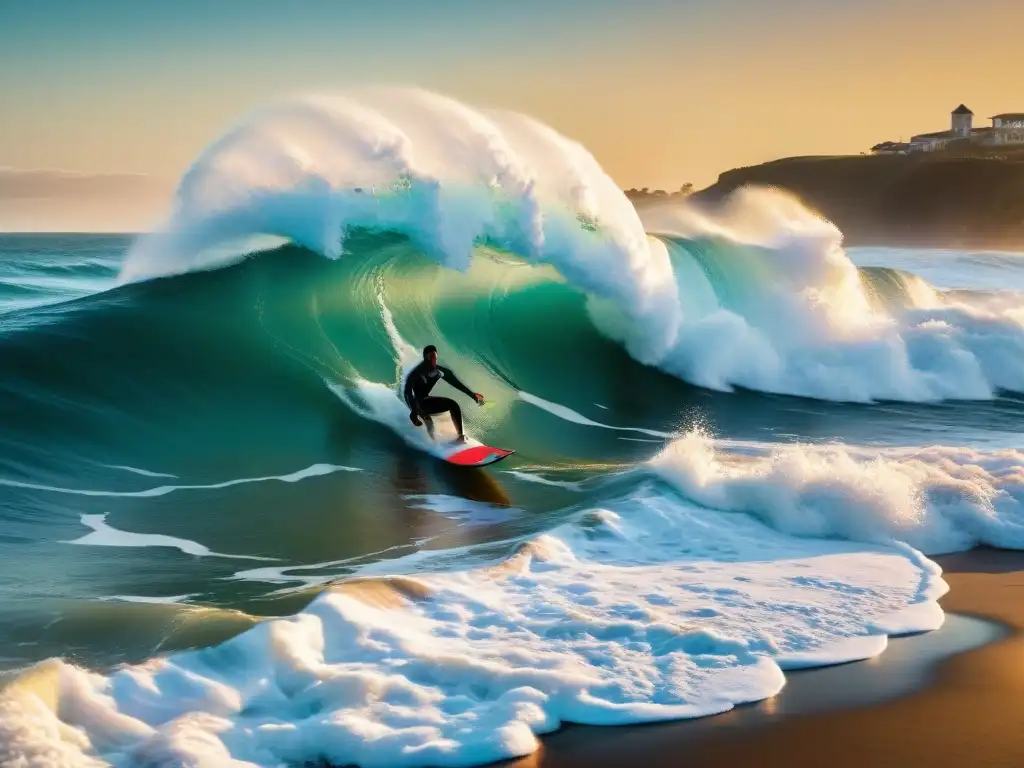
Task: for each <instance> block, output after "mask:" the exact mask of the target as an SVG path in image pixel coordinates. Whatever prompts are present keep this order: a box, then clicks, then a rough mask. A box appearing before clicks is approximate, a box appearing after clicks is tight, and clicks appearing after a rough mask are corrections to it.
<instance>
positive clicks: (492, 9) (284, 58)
mask: <svg viewBox="0 0 1024 768" xmlns="http://www.w3.org/2000/svg"><path fill="white" fill-rule="evenodd" d="M1022 30H1024V3H1022V2H1020V0H977V2H974V3H971V4H968V3H963V2H961V1H960V0H956V1H955V2H954V1H953V0H888V1H887V2H882V0H860V2H857V3H852V2H847V1H846V0H715V1H714V2H711V1H710V0H699V1H698V0H638V1H636V2H630V3H626V2H620V1H619V0H616V1H615V2H612V1H611V0H515V2H512V1H507V2H487V1H486V0H472V1H469V0H437V1H436V2H423V1H422V0H418V1H417V0H379V1H378V2H363V1H360V0H351V1H346V0H305V1H299V2H288V3H286V2H281V0H276V1H275V2H267V1H266V0H245V1H244V2H242V0H218V1H217V2H206V1H205V0H204V1H202V2H200V1H199V0H178V1H177V2H173V3H172V2H166V3H164V2H160V3H158V2H153V1H150V2H147V1H145V0H90V1H89V2H86V1H85V0H32V1H31V2H29V0H6V2H3V3H0V98H2V101H0V104H2V107H0V111H2V113H3V117H2V118H0V168H3V167H6V168H7V169H19V170H26V169H28V170H40V169H45V170H48V171H55V170H62V171H70V172H75V173H76V174H78V175H79V176H80V175H81V174H86V175H92V174H122V175H124V174H127V175H124V176H119V177H118V178H127V179H129V180H133V181H131V183H129V184H128V186H127V187H126V189H130V188H134V189H135V190H136V191H135V193H133V194H134V195H135V198H136V200H138V196H139V194H141V193H139V192H138V189H137V184H138V180H137V178H136V176H134V175H137V174H143V175H145V176H147V177H156V178H155V179H152V178H151V179H150V180H148V181H147V182H146V184H147V185H149V186H147V187H146V188H147V190H149V191H148V192H146V194H150V193H152V194H154V195H157V196H159V194H160V193H159V192H158V191H153V190H156V189H157V188H160V187H161V185H165V186H166V187H168V188H170V187H171V186H173V184H174V182H175V181H176V180H177V178H178V176H179V175H180V173H181V172H182V171H183V170H184V168H186V167H187V165H188V164H189V162H190V161H191V160H192V159H193V158H194V157H195V155H196V154H197V153H198V152H199V151H200V150H201V149H202V148H203V147H204V146H205V145H206V144H207V143H208V142H210V141H212V140H214V139H215V138H216V137H217V136H218V135H219V134H220V133H221V132H222V131H223V129H224V128H225V127H226V126H227V125H229V124H230V123H232V122H233V121H235V120H236V119H237V118H238V117H240V116H241V115H242V114H243V113H244V112H246V111H247V110H249V109H251V108H252V107H254V106H256V105H258V104H260V103H262V102H265V101H267V100H269V99H272V98H274V97H277V96H280V95H283V94H287V93H289V92H292V91H297V90H302V91H309V90H317V89H322V90H331V89H333V88H343V87H345V86H348V85H353V84H366V83H378V82H384V83H398V84H411V85H419V86H422V87H426V88H430V89H433V90H437V91H440V92H442V93H445V94H448V95H451V96H454V97H456V98H459V99H462V100H464V101H467V102H470V103H472V104H476V105H480V106H489V107H502V108H508V109H513V110H518V111H522V112H526V113H529V114H531V115H533V116H535V117H537V118H539V119H540V120H542V121H544V122H546V123H548V124H549V125H551V126H552V127H554V128H555V129H557V130H558V131H560V132H562V133H563V134H566V135H568V136H570V137H572V138H574V139H576V140H578V141H580V142H582V143H583V144H584V145H586V146H587V147H588V148H589V149H590V151H591V152H593V153H594V155H595V156H596V157H597V158H598V160H599V161H600V162H601V163H602V165H603V166H604V167H605V169H606V170H607V171H608V172H609V173H610V174H611V175H612V177H613V178H614V179H615V180H616V181H617V182H618V183H619V184H620V185H622V186H623V187H631V186H650V187H664V188H676V187H678V186H679V185H680V184H682V183H683V182H687V181H690V182H693V183H695V184H696V185H697V186H698V187H699V186H704V185H707V184H709V183H711V182H713V181H714V179H715V178H716V176H717V174H718V173H719V172H720V171H723V170H727V169H729V168H732V167H735V166H738V165H748V164H752V163H757V162H760V161H763V160H768V159H772V158H776V157H781V156H788V155H796V154H837V153H856V152H860V151H862V150H865V149H867V148H868V147H870V146H871V145H872V144H874V143H876V142H878V141H881V140H886V139H894V140H895V139H899V138H901V137H902V138H904V139H905V138H907V137H909V135H910V134H912V133H917V132H924V131H930V130H941V129H943V128H946V127H948V120H949V117H948V115H949V112H950V110H951V109H953V108H954V107H956V105H957V104H959V103H960V102H964V103H966V104H967V105H968V106H969V107H971V108H972V109H973V110H974V112H975V113H976V124H981V125H988V124H989V122H988V120H987V119H986V118H987V117H988V116H989V115H991V114H995V113H998V112H1004V111H1024V87H1022V86H1021V75H1022V73H1024V45H1022V44H1021V42H1020V40H1021V31H1022ZM0 174H6V175H7V176H8V177H9V176H11V172H10V170H6V171H0ZM24 176H25V175H24V174H22V175H20V176H18V179H21V178H24ZM16 182H17V179H15V181H13V182H12V181H11V180H10V179H9V178H8V179H7V180H6V181H4V180H3V179H0V226H8V225H9V223H10V219H11V218H12V216H13V214H12V211H13V210H14V208H13V207H12V206H14V205H15V203H12V202H11V201H12V200H14V198H15V197H16V195H17V190H15V191H14V192H11V188H12V185H14V186H15V187H16V186H17V183H16ZM18 183H20V182H18ZM133 184H134V185H136V186H135V187H133V186H132V185H133ZM5 190H6V191H5ZM15 202H17V201H15ZM18 204H19V205H21V203H18ZM5 207H6V215H5V211H4V208H5ZM19 210H21V209H19Z"/></svg>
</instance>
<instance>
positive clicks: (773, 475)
mask: <svg viewBox="0 0 1024 768" xmlns="http://www.w3.org/2000/svg"><path fill="white" fill-rule="evenodd" d="M648 467H649V469H650V470H651V471H653V472H654V473H656V475H657V476H658V477H660V478H662V479H664V480H666V481H667V482H669V483H670V484H671V485H672V486H674V487H675V489H676V490H678V491H679V492H680V493H682V494H683V495H684V496H685V497H687V498H689V499H691V500H693V501H695V502H697V503H699V504H703V505H705V506H708V507H711V508H713V509H717V510H723V511H730V512H742V513H745V514H749V515H755V516H757V517H758V518H760V519H762V520H764V521H765V522H767V523H769V524H770V525H771V526H772V527H773V528H775V529H777V530H779V531H782V532H784V533H790V534H794V535H797V536H818V537H830V536H841V537H843V538H846V539H850V540H853V541H870V542H892V541H899V542H906V543H907V544H910V545H911V546H913V547H915V548H916V549H919V550H921V551H923V552H925V553H928V554H941V553H946V552H957V551H962V550H965V549H970V548H972V547H974V546H977V545H981V544H985V545H989V546H993V547H1001V548H1005V549H1024V452H1021V451H1017V450H999V451H977V450H972V449H970V448H955V447H943V446H933V447H928V448H858V447H851V446H845V445H772V446H765V445H762V446H759V447H756V446H751V445H745V446H742V450H734V449H731V448H730V447H728V445H724V446H723V445H722V444H720V443H716V442H715V441H713V440H710V439H709V438H707V437H705V436H703V435H701V434H699V433H694V434H691V435H689V436H687V437H686V438H683V439H680V440H677V441H675V442H673V443H671V444H670V445H668V446H667V447H666V448H665V449H664V450H663V451H662V452H661V453H659V454H658V455H657V456H656V457H655V458H654V459H652V460H651V461H650V462H649V465H648Z"/></svg>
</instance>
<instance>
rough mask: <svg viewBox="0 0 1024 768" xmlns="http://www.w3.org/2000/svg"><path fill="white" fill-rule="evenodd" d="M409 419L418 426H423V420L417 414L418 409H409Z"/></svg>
mask: <svg viewBox="0 0 1024 768" xmlns="http://www.w3.org/2000/svg"><path fill="white" fill-rule="evenodd" d="M409 421H411V422H412V423H413V424H415V425H416V426H417V427H422V426H423V422H422V421H420V417H419V416H417V415H416V411H409Z"/></svg>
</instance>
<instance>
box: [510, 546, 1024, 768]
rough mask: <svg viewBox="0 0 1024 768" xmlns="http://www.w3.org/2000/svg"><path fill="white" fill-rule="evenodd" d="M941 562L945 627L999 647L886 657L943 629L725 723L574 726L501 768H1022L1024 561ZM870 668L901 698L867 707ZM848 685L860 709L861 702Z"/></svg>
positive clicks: (793, 685)
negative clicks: (976, 625) (985, 634)
mask: <svg viewBox="0 0 1024 768" xmlns="http://www.w3.org/2000/svg"><path fill="white" fill-rule="evenodd" d="M931 559H933V560H934V561H935V562H937V563H938V564H939V566H940V567H941V568H942V570H943V578H944V579H945V580H946V582H947V583H948V584H949V587H950V589H949V592H947V593H946V595H944V596H943V597H942V598H941V599H940V601H939V603H940V605H942V608H943V610H945V611H946V613H947V614H949V615H948V616H947V621H946V624H951V623H955V624H960V623H961V622H964V621H966V622H970V621H977V620H981V621H984V622H991V623H992V624H989V625H988V626H990V627H991V626H993V625H995V636H994V638H993V639H992V640H991V641H989V642H983V643H981V644H980V645H979V644H978V643H974V644H973V645H972V646H970V647H968V648H967V649H966V650H963V648H964V645H963V643H960V644H956V643H954V644H953V645H954V647H952V648H948V647H947V648H946V650H945V652H941V653H936V654H935V655H934V657H932V658H929V659H928V660H927V661H925V662H924V663H923V664H922V663H921V662H920V660H918V659H915V661H914V663H909V662H908V661H907V659H906V658H904V659H902V660H900V659H892V658H890V659H888V660H887V659H886V654H891V653H892V651H893V650H894V647H895V646H897V644H900V645H901V646H902V647H903V648H907V647H908V646H909V648H910V649H911V652H912V654H914V655H915V656H916V655H917V654H916V649H915V644H920V643H921V642H924V641H926V639H927V638H929V636H933V635H935V633H937V632H942V631H943V629H944V628H945V626H946V625H944V627H943V629H939V630H936V631H935V632H932V633H925V634H922V635H916V636H911V637H908V638H895V639H893V640H891V641H890V645H889V647H888V648H887V649H886V650H885V651H884V652H883V653H882V654H881V656H879V657H876V658H875V659H869V660H866V661H861V662H852V663H849V664H843V665H838V666H832V667H819V668H816V669H811V670H805V671H801V672H797V673H788V674H787V679H788V682H787V686H786V688H785V689H783V692H782V693H780V694H779V695H778V696H775V697H773V698H771V699H766V700H764V701H761V702H758V703H755V704H748V705H744V706H740V707H737V708H735V709H733V710H731V711H730V712H726V713H723V714H721V715H715V716H712V717H707V718H698V719H695V720H679V721H673V722H669V723H655V724H645V725H635V726H621V727H601V728H598V727H593V726H578V725H569V726H566V727H564V728H562V729H561V730H559V731H557V732H555V733H552V734H549V735H546V736H543V737H542V744H541V748H540V749H539V750H538V751H537V752H535V753H533V754H532V755H527V756H525V757H523V758H519V759H516V760H508V761H503V762H502V763H500V764H499V765H502V766H507V768H536V767H538V766H553V767H555V768H577V766H579V767H580V768H582V767H583V766H617V765H622V764H624V763H632V764H637V765H643V766H676V765H679V764H681V763H683V762H685V763H686V764H687V765H695V766H705V765H714V766H717V765H723V766H725V765H729V766H732V765H743V764H756V765H769V766H774V765H778V766H783V765H784V766H787V768H792V767H793V766H819V765H821V764H822V763H823V762H827V763H828V764H829V765H832V766H839V767H842V766H851V768H853V766H857V768H862V766H864V765H901V766H909V765H923V764H929V765H949V766H954V765H955V766H963V765H979V766H980V765H993V766H995V765H999V766H1002V765H1006V766H1011V765H1013V766H1016V765H1024V738H1021V737H1020V733H1022V732H1024V710H1022V709H1021V707H1020V701H1021V699H1022V697H1024V599H1022V598H1024V552H1016V551H1006V550H994V549H977V550H972V551H969V552H963V553H957V554H953V555H945V556H938V557H934V558H931ZM1000 628H1001V631H999V630H1000ZM944 642H945V641H940V644H942V643H944ZM957 646H959V649H960V650H958V647H957ZM904 655H906V654H904ZM871 667H884V668H886V669H887V670H888V672H887V674H888V675H890V676H892V675H895V677H897V678H898V680H895V681H893V682H894V683H895V684H896V685H897V686H899V687H900V688H902V690H900V691H897V692H895V693H893V694H891V695H886V696H882V697H879V696H877V695H872V696H871V699H870V701H868V702H865V701H863V694H864V691H863V682H864V680H865V679H866V678H867V677H869V675H868V674H865V673H867V672H868V671H869V669H870V668H871ZM908 671H909V672H911V675H910V678H912V679H908V676H907V672H908ZM798 675H799V677H798ZM797 683H798V685H797ZM844 685H847V686H849V688H850V689H851V691H855V695H854V697H853V698H854V699H862V700H861V701H857V700H853V701H851V700H850V697H849V696H848V695H847V692H844V691H842V688H843V686H844ZM857 688H861V689H862V690H860V691H859V692H857V691H856V690H855V689H857ZM791 689H799V690H796V695H795V698H796V700H797V702H796V703H795V704H791V703H789V701H788V700H789V699H793V698H794V693H793V691H792V690H791ZM815 689H817V690H818V691H819V693H818V695H817V696H815V694H814V691H815ZM837 690H839V691H840V692H839V693H836V691H837ZM787 691H790V693H789V694H788V695H787ZM808 697H810V698H809V699H808ZM816 699H817V700H816Z"/></svg>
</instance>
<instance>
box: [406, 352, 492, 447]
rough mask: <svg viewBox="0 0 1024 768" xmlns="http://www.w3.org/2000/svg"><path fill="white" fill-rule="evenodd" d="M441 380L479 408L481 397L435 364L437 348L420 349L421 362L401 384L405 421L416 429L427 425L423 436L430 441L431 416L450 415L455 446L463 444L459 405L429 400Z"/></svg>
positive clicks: (435, 398)
mask: <svg viewBox="0 0 1024 768" xmlns="http://www.w3.org/2000/svg"><path fill="white" fill-rule="evenodd" d="M441 379H444V380H445V381H447V382H448V383H449V384H451V385H452V386H453V387H455V388H456V389H457V390H459V391H460V392H464V393H466V395H468V396H469V397H472V398H473V399H474V400H476V402H477V404H479V405H483V402H484V396H483V395H481V394H480V393H479V392H473V391H472V390H470V388H469V387H467V386H466V385H465V384H463V383H462V382H461V381H459V380H458V378H457V377H456V376H455V374H454V373H452V371H451V369H450V368H445V367H444V366H443V365H438V364H437V347H435V346H434V345H433V344H431V345H430V346H427V347H424V348H423V362H422V363H420V364H419V365H417V366H416V367H415V368H413V369H412V371H411V372H410V373H409V378H407V379H406V380H405V392H404V393H403V394H404V396H405V402H406V404H407V405H408V406H409V420H410V421H412V423H413V424H415V425H416V426H417V427H419V426H422V425H423V423H424V422H426V424H427V433H428V434H429V435H430V439H431V440H433V439H434V420H433V419H432V418H431V416H436V415H438V414H439V413H447V412H451V415H452V421H453V422H454V423H455V429H457V430H458V432H459V436H458V438H456V439H457V441H458V442H464V441H465V440H466V434H465V432H463V431H462V409H461V408H459V404H458V403H456V402H455V401H454V400H452V399H451V398H448V397H431V396H430V390H432V389H433V388H434V385H435V384H437V382H438V381H440V380H441Z"/></svg>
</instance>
